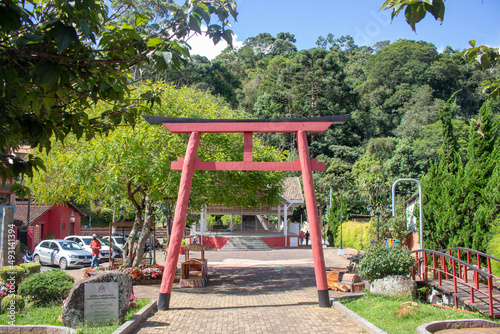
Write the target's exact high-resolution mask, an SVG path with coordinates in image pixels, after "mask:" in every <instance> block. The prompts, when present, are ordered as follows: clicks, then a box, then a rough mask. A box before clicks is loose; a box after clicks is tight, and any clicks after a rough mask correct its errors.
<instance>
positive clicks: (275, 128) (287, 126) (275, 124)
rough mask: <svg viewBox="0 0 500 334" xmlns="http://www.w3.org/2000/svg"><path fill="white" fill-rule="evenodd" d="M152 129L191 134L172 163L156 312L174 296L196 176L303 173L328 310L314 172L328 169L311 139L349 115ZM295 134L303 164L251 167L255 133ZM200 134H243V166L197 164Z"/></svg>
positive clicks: (179, 123) (170, 123) (187, 121)
mask: <svg viewBox="0 0 500 334" xmlns="http://www.w3.org/2000/svg"><path fill="white" fill-rule="evenodd" d="M143 117H144V118H145V119H146V120H147V121H148V122H149V123H150V124H163V125H164V126H165V127H166V128H167V129H168V130H169V131H170V132H172V133H189V134H190V135H189V142H188V146H187V149H186V155H185V157H184V158H180V159H178V160H177V161H172V164H171V169H172V170H182V176H181V181H180V185H179V194H178V197H177V204H176V207H175V215H174V222H173V226H172V232H171V237H170V244H169V247H168V253H167V259H166V261H165V270H164V272H163V277H162V281H161V287H160V295H159V297H158V310H168V309H169V306H170V295H171V293H172V286H173V284H174V276H175V271H176V269H177V261H178V260H179V252H180V248H181V242H182V237H183V234H184V229H185V227H186V215H187V210H188V204H189V195H190V193H191V184H192V180H193V173H194V171H195V170H238V171H301V172H302V181H303V184H304V195H305V198H306V209H307V219H308V222H309V230H310V235H311V247H312V253H313V261H314V272H315V276H316V287H317V290H318V299H319V306H320V307H330V306H331V304H330V298H329V296H328V285H327V280H326V270H325V259H324V256H323V248H322V245H321V225H320V221H319V216H318V206H317V204H316V194H315V192H314V181H313V176H312V172H313V171H324V170H325V164H324V163H318V162H317V161H316V159H311V158H310V156H309V147H308V144H307V133H308V132H311V133H321V132H324V131H326V129H328V128H329V127H330V125H332V124H343V123H345V122H346V121H347V119H349V117H350V115H340V116H329V117H312V118H290V119H273V120H258V119H251V120H230V119H222V120H218V119H197V118H171V117H159V116H143ZM254 132H258V133H284V132H288V133H296V135H297V146H298V151H299V160H297V159H295V160H294V161H293V162H257V161H253V143H252V139H253V133H254ZM202 133H243V134H244V154H243V156H244V158H243V161H234V162H233V161H229V162H227V161H224V162H220V161H202V160H201V159H197V158H196V154H197V152H198V146H199V143H200V136H201V134H202Z"/></svg>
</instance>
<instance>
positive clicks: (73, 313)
mask: <svg viewBox="0 0 500 334" xmlns="http://www.w3.org/2000/svg"><path fill="white" fill-rule="evenodd" d="M131 293H132V280H131V279H130V277H128V276H127V275H126V274H124V273H119V272H108V273H103V274H99V275H96V276H92V277H89V278H85V279H83V280H80V281H78V282H76V283H75V285H74V286H73V288H72V289H71V291H70V292H69V296H68V299H67V301H66V304H65V305H64V309H63V312H62V322H63V324H64V326H68V327H75V326H77V325H78V324H80V323H84V322H87V323H106V322H110V321H113V320H118V319H119V320H123V317H124V316H125V314H126V313H127V309H128V305H129V301H130V294H131Z"/></svg>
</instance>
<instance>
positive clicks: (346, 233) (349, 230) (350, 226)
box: [335, 221, 370, 250]
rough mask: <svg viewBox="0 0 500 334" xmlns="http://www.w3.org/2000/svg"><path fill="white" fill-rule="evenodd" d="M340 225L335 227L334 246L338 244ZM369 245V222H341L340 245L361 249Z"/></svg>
mask: <svg viewBox="0 0 500 334" xmlns="http://www.w3.org/2000/svg"><path fill="white" fill-rule="evenodd" d="M340 227H341V226H339V227H338V229H337V236H336V238H335V246H340ZM369 245H370V224H368V223H361V222H356V221H346V222H345V223H342V247H343V248H354V249H357V250H362V249H365V248H367V247H368V246H369Z"/></svg>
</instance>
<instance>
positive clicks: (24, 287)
mask: <svg viewBox="0 0 500 334" xmlns="http://www.w3.org/2000/svg"><path fill="white" fill-rule="evenodd" d="M74 281H75V279H74V278H73V277H72V276H70V275H68V274H66V273H65V272H64V271H62V270H61V269H52V270H48V271H44V272H43V273H39V274H33V275H31V276H29V277H28V278H27V279H26V280H25V281H24V282H22V283H21V285H20V286H19V294H21V295H22V296H25V297H30V298H31V299H32V301H33V302H34V303H35V304H36V305H46V304H50V303H52V302H62V301H63V300H64V299H66V297H67V296H68V294H69V291H70V290H71V288H72V287H73V283H74Z"/></svg>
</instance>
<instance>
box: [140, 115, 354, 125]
mask: <svg viewBox="0 0 500 334" xmlns="http://www.w3.org/2000/svg"><path fill="white" fill-rule="evenodd" d="M142 117H144V119H145V120H146V121H148V122H149V124H162V123H258V122H266V123H284V122H333V123H337V124H342V123H345V122H346V121H347V120H348V119H349V117H351V115H335V116H323V117H302V118H276V119H254V118H252V119H206V118H180V117H164V116H149V115H142Z"/></svg>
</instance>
